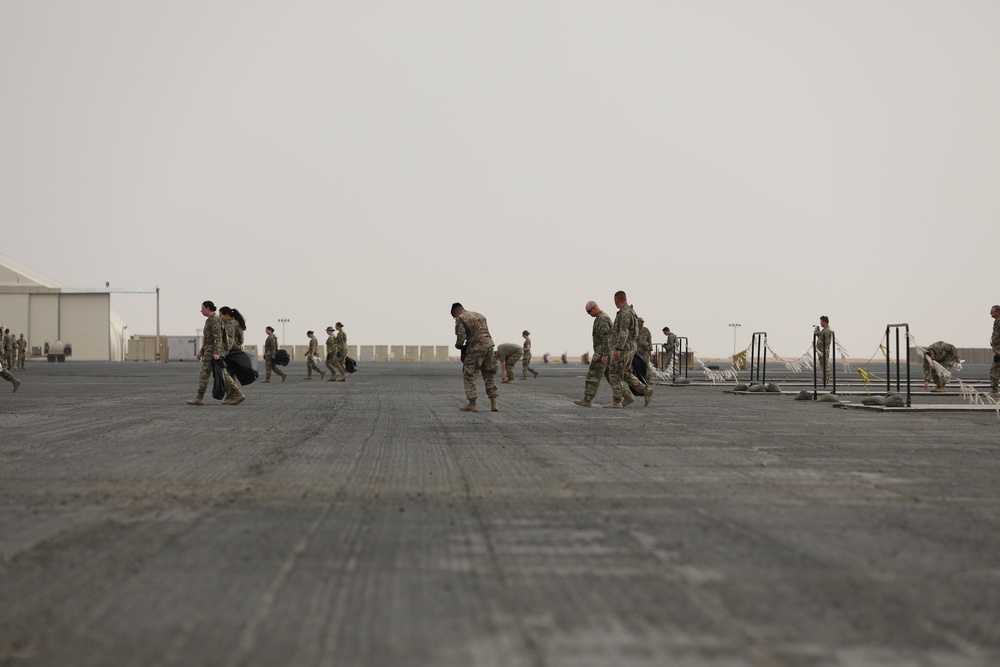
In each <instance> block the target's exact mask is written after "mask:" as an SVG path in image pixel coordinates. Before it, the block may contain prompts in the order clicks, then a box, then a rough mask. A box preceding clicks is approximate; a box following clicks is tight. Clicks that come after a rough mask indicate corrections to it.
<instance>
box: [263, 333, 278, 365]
mask: <svg viewBox="0 0 1000 667" xmlns="http://www.w3.org/2000/svg"><path fill="white" fill-rule="evenodd" d="M277 351H278V337H277V336H275V335H274V334H271V335H270V336H268V337H267V340H265V341H264V358H265V359H274V355H275V353H277Z"/></svg>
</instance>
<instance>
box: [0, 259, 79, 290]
mask: <svg viewBox="0 0 1000 667" xmlns="http://www.w3.org/2000/svg"><path fill="white" fill-rule="evenodd" d="M0 287H50V288H61V287H66V286H65V285H63V284H62V283H61V282H58V281H56V280H52V278H49V277H48V276H45V275H42V274H41V273H38V272H37V271H32V270H31V269H29V268H28V267H26V266H24V265H23V264H18V263H17V262H15V261H14V260H12V259H10V258H9V257H5V256H4V255H0Z"/></svg>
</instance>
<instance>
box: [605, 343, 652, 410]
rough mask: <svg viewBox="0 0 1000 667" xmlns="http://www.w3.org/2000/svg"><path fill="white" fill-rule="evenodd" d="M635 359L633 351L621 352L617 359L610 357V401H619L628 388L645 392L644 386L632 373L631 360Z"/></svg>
mask: <svg viewBox="0 0 1000 667" xmlns="http://www.w3.org/2000/svg"><path fill="white" fill-rule="evenodd" d="M634 357H635V350H627V351H623V352H622V353H621V354H620V355H619V356H618V358H617V359H615V357H614V354H612V355H611V363H610V366H609V368H608V375H609V378H608V379H609V380H610V381H611V392H612V400H614V401H621V400H622V398H624V396H625V392H626V391H628V388H629V387H632V388H633V389H635V390H636V391H638V392H640V393H642V392H644V391H646V385H644V384H643V383H641V382H639V378H637V377H636V376H635V374H634V373H633V372H632V359H633V358H634Z"/></svg>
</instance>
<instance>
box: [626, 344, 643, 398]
mask: <svg viewBox="0 0 1000 667" xmlns="http://www.w3.org/2000/svg"><path fill="white" fill-rule="evenodd" d="M632 375H634V376H636V377H637V378H639V382H641V383H643V384H647V382H646V360H645V359H643V358H642V357H641V356H639V355H638V354H637V355H635V356H634V357H632ZM629 391H631V392H632V394H633V395H634V396H642V392H641V391H636V390H635V389H634V388H633V387H632V385H629Z"/></svg>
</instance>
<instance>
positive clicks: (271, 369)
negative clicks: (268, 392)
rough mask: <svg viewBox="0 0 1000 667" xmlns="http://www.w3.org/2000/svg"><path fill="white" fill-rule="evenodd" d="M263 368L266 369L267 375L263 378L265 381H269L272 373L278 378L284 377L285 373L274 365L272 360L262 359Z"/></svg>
mask: <svg viewBox="0 0 1000 667" xmlns="http://www.w3.org/2000/svg"><path fill="white" fill-rule="evenodd" d="M264 367H265V368H266V369H267V375H265V376H264V379H265V380H270V379H271V373H272V372H274V373H276V374H277V375H278V377H282V378H283V377H285V372H284V371H283V370H281V369H280V368H278V367H277V366H276V365H275V363H274V359H264Z"/></svg>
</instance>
